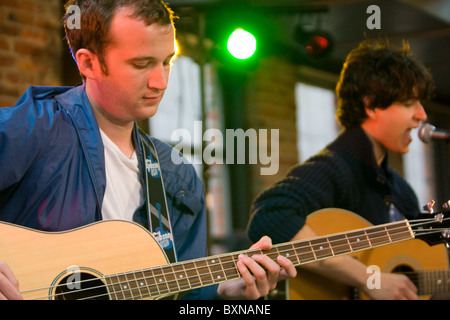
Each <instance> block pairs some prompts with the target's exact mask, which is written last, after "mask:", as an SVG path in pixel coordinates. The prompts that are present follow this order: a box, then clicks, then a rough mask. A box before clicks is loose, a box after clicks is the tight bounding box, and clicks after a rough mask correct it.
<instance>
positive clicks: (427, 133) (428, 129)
mask: <svg viewBox="0 0 450 320" xmlns="http://www.w3.org/2000/svg"><path fill="white" fill-rule="evenodd" d="M434 130H436V127H435V126H433V125H431V124H429V123H424V124H423V125H422V126H421V127H420V128H419V133H418V135H419V139H420V140H422V142H425V143H429V142H430V141H431V134H432V133H433V131H434Z"/></svg>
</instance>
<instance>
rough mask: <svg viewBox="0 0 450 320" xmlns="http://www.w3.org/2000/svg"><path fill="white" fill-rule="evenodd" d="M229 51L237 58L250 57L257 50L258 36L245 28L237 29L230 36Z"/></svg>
mask: <svg viewBox="0 0 450 320" xmlns="http://www.w3.org/2000/svg"><path fill="white" fill-rule="evenodd" d="M227 48H228V51H229V52H230V53H231V55H232V56H233V57H235V58H237V59H241V60H244V59H248V58H250V57H251V56H252V55H253V54H254V53H255V51H256V38H255V37H254V36H253V35H252V34H251V33H250V32H247V31H245V30H243V29H236V30H234V32H233V33H232V34H231V35H230V37H229V38H228V43H227Z"/></svg>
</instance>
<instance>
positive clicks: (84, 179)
mask: <svg viewBox="0 0 450 320" xmlns="http://www.w3.org/2000/svg"><path fill="white" fill-rule="evenodd" d="M69 5H74V6H76V8H79V9H80V11H79V14H80V18H81V19H80V21H81V25H80V26H79V28H76V27H75V28H71V27H69V25H68V24H67V21H68V20H69V19H71V16H69V15H66V17H65V21H66V24H65V28H66V36H67V40H68V43H69V46H70V48H71V51H72V54H73V56H74V59H75V60H76V62H77V65H78V68H79V71H80V74H81V76H82V78H83V84H82V85H79V86H76V87H74V88H69V87H30V88H29V89H28V90H27V91H26V92H25V94H24V95H23V96H22V97H21V98H20V100H19V101H18V102H17V104H16V105H15V106H14V107H6V108H0V167H1V168H2V174H1V177H0V220H2V221H6V222H11V223H14V224H19V225H23V226H26V227H30V228H34V229H39V230H45V231H63V230H69V229H73V228H76V227H80V226H84V225H86V224H89V223H92V222H95V221H99V220H106V219H124V220H132V221H135V222H138V223H140V224H143V225H148V221H147V220H148V218H147V213H146V210H145V208H146V188H145V183H144V182H143V181H145V174H146V170H145V163H144V162H145V161H144V160H143V156H142V154H143V147H142V146H143V144H142V140H143V139H144V138H145V137H143V136H142V135H141V134H140V133H139V130H138V128H137V125H136V122H137V121H140V120H144V119H147V118H149V117H151V116H153V115H154V114H155V113H156V111H157V109H158V105H159V102H160V101H161V99H162V97H163V94H164V92H165V89H166V86H167V83H168V78H169V73H170V68H171V63H172V60H173V59H174V57H175V54H176V52H175V31H174V25H173V13H172V12H171V10H170V9H169V8H168V7H167V6H166V5H165V4H164V3H162V2H161V1H160V0H134V1H132V0H130V1H114V0H111V1H102V2H101V3H99V2H98V1H90V0H79V1H72V2H70V3H68V4H67V6H69ZM151 141H152V142H153V144H154V146H155V149H156V152H157V154H158V159H159V165H160V168H161V172H162V175H163V177H164V179H163V181H164V187H165V193H166V204H167V209H168V212H169V216H170V219H169V220H170V222H171V227H172V231H173V239H174V241H175V245H176V246H175V247H176V256H177V258H178V260H179V261H182V260H187V259H195V258H198V257H202V256H204V255H205V253H206V222H205V220H206V213H205V199H204V193H203V186H202V183H201V181H200V180H199V179H198V177H197V176H196V174H195V171H194V169H193V167H192V166H191V165H189V164H179V165H175V164H174V163H173V162H172V161H171V153H172V149H171V147H169V146H168V145H166V144H164V143H162V142H160V141H158V140H157V139H151ZM151 192H152V191H150V193H151ZM118 237H120V235H118ZM253 247H258V248H261V249H268V248H270V247H271V241H270V239H268V238H267V237H265V238H263V239H261V241H259V242H258V243H257V244H255V245H254V246H253ZM280 266H281V267H280ZM237 267H238V269H239V271H240V272H241V275H242V279H240V280H235V281H230V282H225V283H221V284H219V285H218V286H210V287H206V288H204V289H202V290H195V291H193V292H191V293H190V294H189V295H188V296H187V297H188V298H198V299H210V298H216V297H217V296H219V297H221V298H241V299H242V298H248V299H256V298H259V297H261V296H263V295H265V294H267V293H268V291H269V290H271V289H273V288H274V287H275V285H276V282H277V281H279V279H282V278H284V277H292V276H295V273H296V271H295V268H294V266H293V265H292V263H291V262H290V261H289V260H288V259H287V258H284V257H279V258H278V263H276V262H274V261H272V260H271V259H269V257H267V256H264V255H257V256H255V257H252V258H250V257H247V256H241V257H240V259H239V262H238V263H237ZM19 285H20V284H18V283H17V279H16V278H15V277H14V270H11V269H10V268H9V267H8V261H4V262H0V298H1V299H20V298H21V296H20V294H19Z"/></svg>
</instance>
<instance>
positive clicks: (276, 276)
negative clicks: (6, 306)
mask: <svg viewBox="0 0 450 320" xmlns="http://www.w3.org/2000/svg"><path fill="white" fill-rule="evenodd" d="M130 225H131V227H132V228H133V229H131V230H133V231H135V232H128V234H133V237H132V239H134V240H137V241H130V242H132V243H136V242H138V243H139V240H145V239H146V238H140V235H139V234H140V233H142V235H143V236H148V235H149V234H147V232H146V231H145V232H144V231H141V229H142V228H140V227H138V226H136V225H134V224H130ZM104 226H105V224H104V223H103V224H99V225H97V228H99V229H98V230H99V231H102V232H104V231H108V232H107V233H106V234H107V235H108V236H112V235H113V234H117V232H111V230H112V229H104ZM118 226H119V228H124V226H123V224H122V223H120V224H119V225H118ZM127 227H128V226H127ZM91 228H92V227H91ZM91 228H85V229H84V228H83V229H81V231H80V230H78V232H83V231H85V232H88V233H87V234H88V235H90V236H92V237H95V238H96V239H97V236H98V235H99V234H102V233H101V232H94V231H92V229H91ZM12 230H13V231H12V232H13V233H14V234H16V235H17V233H18V232H19V233H20V231H21V230H22V229H20V228H19V229H17V228H16V227H13V229H12ZM22 231H23V230H22ZM137 231H139V232H140V233H139V232H137ZM23 232H24V233H22V234H23V235H30V234H31V235H35V234H37V235H38V237H40V238H39V239H40V240H41V241H53V240H52V238H53V235H52V234H50V233H35V232H34V231H29V230H26V231H23ZM30 232H31V233H30ZM76 234H77V233H76V232H75V233H72V232H69V233H66V234H64V233H63V235H65V236H67V237H68V238H67V239H68V240H69V241H68V242H65V243H64V245H61V246H62V247H65V245H66V244H69V246H70V243H73V241H74V238H72V237H73V236H75V235H76ZM19 238H21V237H20V236H19ZM25 238H27V239H29V238H28V237H27V236H25ZM88 238H90V237H88ZM107 238H108V237H107ZM124 238H125V237H124ZM75 239H76V238H75ZM108 239H109V238H108ZM148 240H152V241H149V243H148V244H146V245H145V246H144V249H145V250H142V249H138V252H140V253H143V252H147V253H148V252H151V251H153V250H152V248H153V247H151V246H155V245H156V242H155V241H153V238H149V239H148ZM57 241H58V240H57ZM19 242H22V241H19ZM36 242H40V241H39V240H36ZM97 242H98V241H93V242H92V243H97ZM107 242H109V241H107ZM141 242H142V241H141ZM23 243H25V242H23ZM59 243H60V244H61V238H59ZM89 243H91V242H89ZM125 243H128V241H125ZM0 244H1V245H0V253H1V252H5V251H2V250H6V247H10V246H8V245H4V246H2V245H3V243H1V242H0ZM47 244H48V243H47ZM10 245H11V246H12V245H13V244H12V243H10ZM50 247H56V246H55V245H53V246H50ZM120 247H126V246H120ZM132 247H133V246H131V248H132ZM271 248H272V241H271V239H270V238H268V237H263V238H261V240H260V241H258V242H257V243H256V244H254V245H253V246H252V247H251V248H250V249H254V250H253V251H252V252H262V251H263V250H270V249H271ZM34 249H36V248H33V249H32V251H34ZM96 249H99V248H96ZM56 250H57V249H56ZM67 250H68V249H67ZM64 251H66V250H64ZM80 251H81V254H80V255H78V254H77V255H78V256H81V257H82V260H84V258H83V254H82V252H83V250H80ZM93 251H95V252H99V250H93ZM113 251H117V250H113ZM141 251H142V252H141ZM8 252H9V251H8ZM106 252H110V251H109V250H106ZM122 254H126V253H125V252H122ZM0 255H1V254H0ZM43 255H44V256H45V254H43ZM13 256H14V255H13ZM25 256H27V255H25ZM37 256H38V260H41V259H40V257H39V254H38V255H37ZM51 256H52V257H57V256H58V254H55V255H51ZM119 256H121V254H120V253H119ZM134 256H135V255H134V254H133V253H130V261H128V263H129V264H133V265H135V266H136V270H137V271H136V274H139V275H140V276H141V280H139V286H140V285H141V282H142V283H145V286H144V287H143V288H142V289H141V288H139V287H136V285H137V280H136V281H135V282H136V283H134V286H135V288H133V289H132V290H130V289H131V287H133V284H130V283H129V279H128V278H127V276H126V273H118V275H111V276H110V277H108V276H106V277H103V278H102V280H103V281H105V284H106V285H108V284H110V283H109V282H108V281H116V279H117V280H119V279H121V277H124V276H125V280H124V281H121V280H119V281H117V282H116V283H118V285H119V286H122V287H121V288H122V289H123V290H122V289H120V290H117V288H116V284H115V283H111V285H110V286H108V288H109V292H108V293H106V292H105V294H103V296H105V297H109V296H110V295H111V296H112V298H114V299H121V300H122V299H134V298H136V299H144V298H146V297H145V294H149V296H151V294H152V293H154V291H155V290H156V291H157V292H156V293H157V295H161V296H164V294H165V293H170V292H171V291H172V290H175V292H177V291H182V290H181V289H182V287H183V286H184V285H187V287H188V288H189V287H191V286H192V287H196V286H197V285H200V286H206V285H209V284H213V283H214V282H216V279H213V278H212V277H211V275H212V274H215V273H216V271H210V272H211V275H210V276H209V277H208V276H207V274H204V273H202V272H203V271H204V270H205V268H204V265H201V262H199V266H198V269H197V271H194V273H192V271H193V270H191V269H189V268H188V267H187V266H185V267H181V268H182V269H181V271H180V270H179V268H178V269H176V267H173V268H171V267H170V266H169V272H167V274H166V275H165V276H164V279H166V280H168V279H169V280H170V279H171V273H174V270H175V269H176V270H177V272H178V271H180V272H179V273H177V276H176V277H175V276H174V277H173V279H174V280H175V279H176V281H175V282H174V281H172V282H170V283H169V282H168V283H167V284H164V283H162V284H160V281H159V280H161V279H163V278H161V279H160V278H158V275H157V272H160V271H162V270H165V269H167V268H164V269H161V268H158V267H156V269H155V271H151V270H148V271H147V272H149V273H151V276H149V277H147V278H146V277H142V276H143V274H144V271H143V269H142V268H141V266H139V267H137V266H138V263H139V262H138V261H137V260H136V261H132V260H131V257H134ZM161 257H162V255H161V253H160V252H159V251H158V252H156V254H155V255H153V253H152V254H150V255H149V256H148V258H149V259H150V260H152V258H154V259H153V260H155V261H154V263H155V266H158V265H159V264H160V263H161V261H158V260H161V259H162V258H161ZM3 258H4V257H3ZM103 258H104V259H102V258H99V259H96V261H95V262H94V261H90V263H92V264H97V263H99V264H102V265H103V267H105V266H109V265H111V263H109V264H108V261H106V262H103V261H100V260H108V256H107V255H106V256H103ZM115 258H117V257H115ZM4 259H5V258H4ZM10 259H11V260H14V261H15V262H16V264H13V265H11V267H10V266H9V265H8V264H6V262H3V261H0V300H6V299H8V300H18V299H22V298H23V297H22V295H21V294H23V292H22V293H20V291H19V282H20V281H18V280H17V278H18V279H19V280H20V279H22V280H24V281H25V282H24V286H25V290H24V291H25V292H27V294H28V295H29V294H30V292H31V293H32V294H33V295H34V294H35V293H36V294H37V296H36V297H34V296H33V297H32V299H37V300H41V299H53V298H58V297H60V298H62V299H65V298H67V299H72V298H74V299H76V298H75V297H71V296H70V290H69V291H64V292H63V291H61V292H58V290H59V289H58V288H62V290H65V289H64V288H65V285H64V280H63V279H59V280H61V282H58V285H56V286H55V288H56V291H55V293H54V296H51V295H50V296H48V292H47V291H48V288H49V287H48V285H50V284H51V282H52V281H50V280H49V281H46V280H48V279H50V278H54V276H55V273H53V272H52V271H50V272H49V274H48V275H49V276H50V274H52V275H51V276H50V278H48V279H46V280H44V279H42V280H43V282H41V280H40V283H42V285H41V286H38V287H37V289H32V290H29V288H28V284H29V283H31V282H33V280H32V279H33V278H34V277H33V275H30V277H23V272H22V271H24V270H26V269H27V267H26V264H27V260H24V259H19V260H17V259H15V258H14V257H12V256H11V257H10ZM64 259H65V258H64ZM6 260H7V259H6ZM42 260H45V261H46V262H45V265H46V266H47V267H48V259H47V258H45V257H44V258H43V259H42ZM70 260H71V258H70ZM150 260H146V263H148V261H150ZM153 260H152V261H153ZM217 260H218V261H219V260H220V258H217ZM17 261H20V264H19V263H17ZM71 261H73V260H71ZM84 261H86V260H84ZM112 261H115V262H117V259H114V260H112ZM205 261H210V262H208V263H211V261H214V260H205ZM32 264H33V265H36V263H32ZM63 264H64V265H66V263H63ZM191 264H192V263H191ZM226 264H227V262H224V265H226ZM39 265H41V264H40V263H39ZM41 266H42V267H43V268H44V265H41ZM47 267H45V269H49V268H47ZM178 267H180V266H178ZM219 268H220V269H219V271H220V270H222V272H219V275H222V274H223V276H224V277H222V276H220V278H221V279H222V278H223V279H225V278H227V275H228V277H230V280H231V281H226V282H222V280H220V281H217V283H219V286H218V290H217V292H218V294H219V295H220V296H221V298H223V299H233V300H236V299H249V300H253V299H258V298H260V297H262V296H265V295H267V294H268V293H269V291H270V290H273V289H275V287H276V285H277V283H278V282H279V281H280V280H285V279H287V278H293V277H295V276H296V274H297V271H296V268H295V266H294V264H293V263H292V262H291V261H290V260H289V259H287V258H285V257H282V256H278V257H277V258H276V261H274V260H273V259H272V258H269V257H268V256H266V255H264V254H254V253H252V254H249V255H247V254H244V253H241V254H239V256H238V258H237V262H236V267H235V268H233V269H230V270H224V267H223V266H222V267H220V266H219ZM17 269H18V270H17ZM58 269H60V270H63V269H64V268H58ZM94 269H95V268H94ZM206 269H208V270H209V269H211V270H216V266H214V265H212V264H211V265H209V264H208V267H207V268H206ZM236 269H237V270H238V271H237V270H236ZM14 270H15V271H16V272H18V275H19V276H18V277H17V278H16V276H15V275H14V273H13V272H14ZM233 270H236V271H233ZM153 272H154V273H153ZM164 272H165V271H164ZM233 272H235V273H236V276H234V275H233ZM238 272H239V273H240V276H239V275H238ZM56 273H59V274H61V272H56ZM199 273H201V274H202V275H201V276H200V275H199ZM20 276H22V277H20ZM46 276H47V275H46ZM46 276H44V278H46ZM180 276H181V277H182V279H179V277H180ZM111 279H112V280H111ZM133 279H136V277H133ZM150 279H154V280H153V282H152V280H150ZM156 279H158V281H156ZM233 279H234V280H233ZM197 280H198V283H197ZM67 281H69V280H67ZM84 282H89V280H85V281H84ZM91 282H92V283H93V281H92V280H91ZM47 283H48V284H47ZM39 287H41V288H39ZM46 288H47V289H46ZM41 289H42V290H43V291H44V292H43V294H40V291H41ZM22 290H23V288H22ZM79 290H80V291H81V292H84V293H88V294H87V295H86V296H81V299H84V298H88V299H89V298H95V297H99V296H101V295H99V294H98V292H95V293H94V292H93V290H92V292H93V294H92V295H91V297H89V295H90V291H89V290H91V288H89V287H88V288H80V289H79ZM164 290H166V291H167V292H165V291H164ZM75 291H76V290H75ZM25 299H27V298H26V297H25Z"/></svg>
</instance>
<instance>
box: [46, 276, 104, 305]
mask: <svg viewBox="0 0 450 320" xmlns="http://www.w3.org/2000/svg"><path fill="white" fill-rule="evenodd" d="M54 299H55V300H109V296H108V292H107V290H106V287H105V284H104V283H103V282H102V281H101V280H99V279H98V278H97V277H95V276H94V275H92V274H89V273H83V272H77V273H75V274H71V275H68V276H66V277H64V278H62V279H61V281H60V282H59V283H58V286H57V287H56V289H55V293H54Z"/></svg>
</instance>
